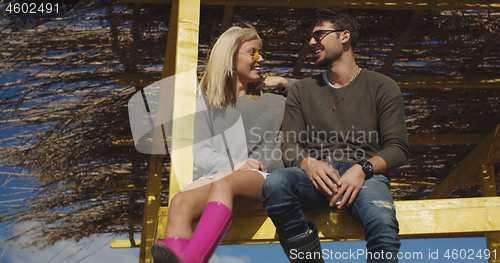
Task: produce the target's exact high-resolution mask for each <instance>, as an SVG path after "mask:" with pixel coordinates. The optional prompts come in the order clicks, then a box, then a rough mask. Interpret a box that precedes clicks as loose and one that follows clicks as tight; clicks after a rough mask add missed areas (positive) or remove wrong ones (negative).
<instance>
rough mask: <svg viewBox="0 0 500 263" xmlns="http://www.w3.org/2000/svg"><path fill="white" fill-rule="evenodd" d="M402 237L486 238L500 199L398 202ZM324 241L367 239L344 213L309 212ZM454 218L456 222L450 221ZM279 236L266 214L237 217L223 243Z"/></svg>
mask: <svg viewBox="0 0 500 263" xmlns="http://www.w3.org/2000/svg"><path fill="white" fill-rule="evenodd" d="M395 205H396V215H397V218H398V221H399V226H400V233H399V236H400V238H438V237H470V236H484V235H485V234H486V233H490V232H495V231H499V230H500V209H498V207H500V197H490V198H460V199H442V200H417V201H396V202H395ZM167 215H168V207H161V208H160V213H159V217H160V218H159V220H158V222H159V225H158V239H163V237H164V236H163V233H164V230H165V226H166V222H167V218H166V217H167ZM306 217H307V218H308V220H313V221H314V222H315V223H316V225H317V226H318V232H319V236H320V238H321V239H322V240H323V241H334V240H356V239H364V234H363V229H362V227H361V226H360V225H358V224H357V223H356V222H355V221H354V219H352V217H351V216H350V215H349V214H348V213H347V212H346V211H345V210H340V211H333V210H331V209H330V208H327V207H326V208H324V209H320V210H316V211H313V212H309V213H306ZM450 218H453V220H450ZM277 241H278V236H277V234H276V229H275V227H274V225H273V223H272V221H271V220H270V219H269V218H268V217H267V214H266V212H265V211H263V210H262V211H257V212H252V213H245V214H235V216H234V219H233V222H232V224H231V226H230V228H229V229H228V231H227V233H226V236H225V237H224V240H223V244H265V243H276V242H277Z"/></svg>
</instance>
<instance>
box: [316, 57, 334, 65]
mask: <svg viewBox="0 0 500 263" xmlns="http://www.w3.org/2000/svg"><path fill="white" fill-rule="evenodd" d="M332 62H333V60H332V59H330V58H328V57H325V59H323V60H318V61H316V66H318V67H319V68H328V66H329V65H330V64H332Z"/></svg>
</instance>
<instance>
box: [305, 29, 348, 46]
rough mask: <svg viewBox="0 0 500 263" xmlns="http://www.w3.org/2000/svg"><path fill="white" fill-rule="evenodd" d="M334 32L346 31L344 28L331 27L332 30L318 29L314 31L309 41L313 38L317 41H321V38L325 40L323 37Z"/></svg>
mask: <svg viewBox="0 0 500 263" xmlns="http://www.w3.org/2000/svg"><path fill="white" fill-rule="evenodd" d="M333 32H344V30H343V29H331V30H317V31H314V32H313V33H312V34H311V36H310V37H309V41H311V38H314V40H316V42H318V43H319V42H321V40H323V38H325V37H326V36H328V35H329V34H330V33H333Z"/></svg>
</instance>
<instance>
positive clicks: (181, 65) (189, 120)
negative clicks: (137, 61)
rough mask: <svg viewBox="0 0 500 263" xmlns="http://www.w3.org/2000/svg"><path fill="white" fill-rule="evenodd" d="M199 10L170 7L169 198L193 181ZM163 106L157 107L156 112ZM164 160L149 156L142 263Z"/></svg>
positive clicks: (189, 1)
mask: <svg viewBox="0 0 500 263" xmlns="http://www.w3.org/2000/svg"><path fill="white" fill-rule="evenodd" d="M199 6H200V3H199V0H182V1H179V0H176V1H173V2H172V7H171V16H170V25H169V33H168V40H167V42H168V43H167V50H166V53H165V61H164V64H163V73H162V78H167V77H170V76H172V75H175V82H174V105H173V107H174V108H173V116H172V120H173V122H172V138H171V153H170V156H171V165H170V189H169V198H172V197H173V196H174V195H175V194H176V193H178V192H179V191H180V190H181V189H182V188H184V187H185V186H186V185H188V184H189V183H190V182H191V181H192V177H193V176H192V174H193V172H192V171H193V157H192V143H193V122H194V112H195V96H196V86H197V81H198V78H197V74H196V69H197V65H198V32H199V16H200V10H199ZM164 106H165V105H159V108H162V107H164ZM162 110H169V109H162ZM179 120H182V121H179ZM165 130H166V127H163V125H162V132H163V135H164V136H165V134H166V133H165ZM164 139H165V140H167V139H168V138H164ZM163 158H164V156H163V155H152V156H151V161H150V164H149V165H150V169H149V178H148V183H147V188H146V204H145V208H144V216H143V229H142V239H141V250H140V255H139V257H140V259H139V261H140V262H141V263H149V262H151V251H150V249H151V246H152V245H153V243H154V241H155V234H156V226H157V222H158V210H159V207H160V204H161V172H162V167H163ZM177 175H181V176H177Z"/></svg>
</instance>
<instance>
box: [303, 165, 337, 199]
mask: <svg viewBox="0 0 500 263" xmlns="http://www.w3.org/2000/svg"><path fill="white" fill-rule="evenodd" d="M300 168H301V169H302V170H304V171H305V172H306V174H307V177H309V180H311V182H312V184H313V185H314V187H316V189H318V191H319V192H320V193H321V194H323V195H326V196H333V194H334V193H336V192H337V188H338V186H340V185H341V183H340V178H339V172H338V171H337V169H335V168H333V167H332V166H330V165H329V164H327V163H325V162H322V161H318V160H316V159H314V158H312V157H307V158H305V159H304V160H302V162H301V163H300Z"/></svg>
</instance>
